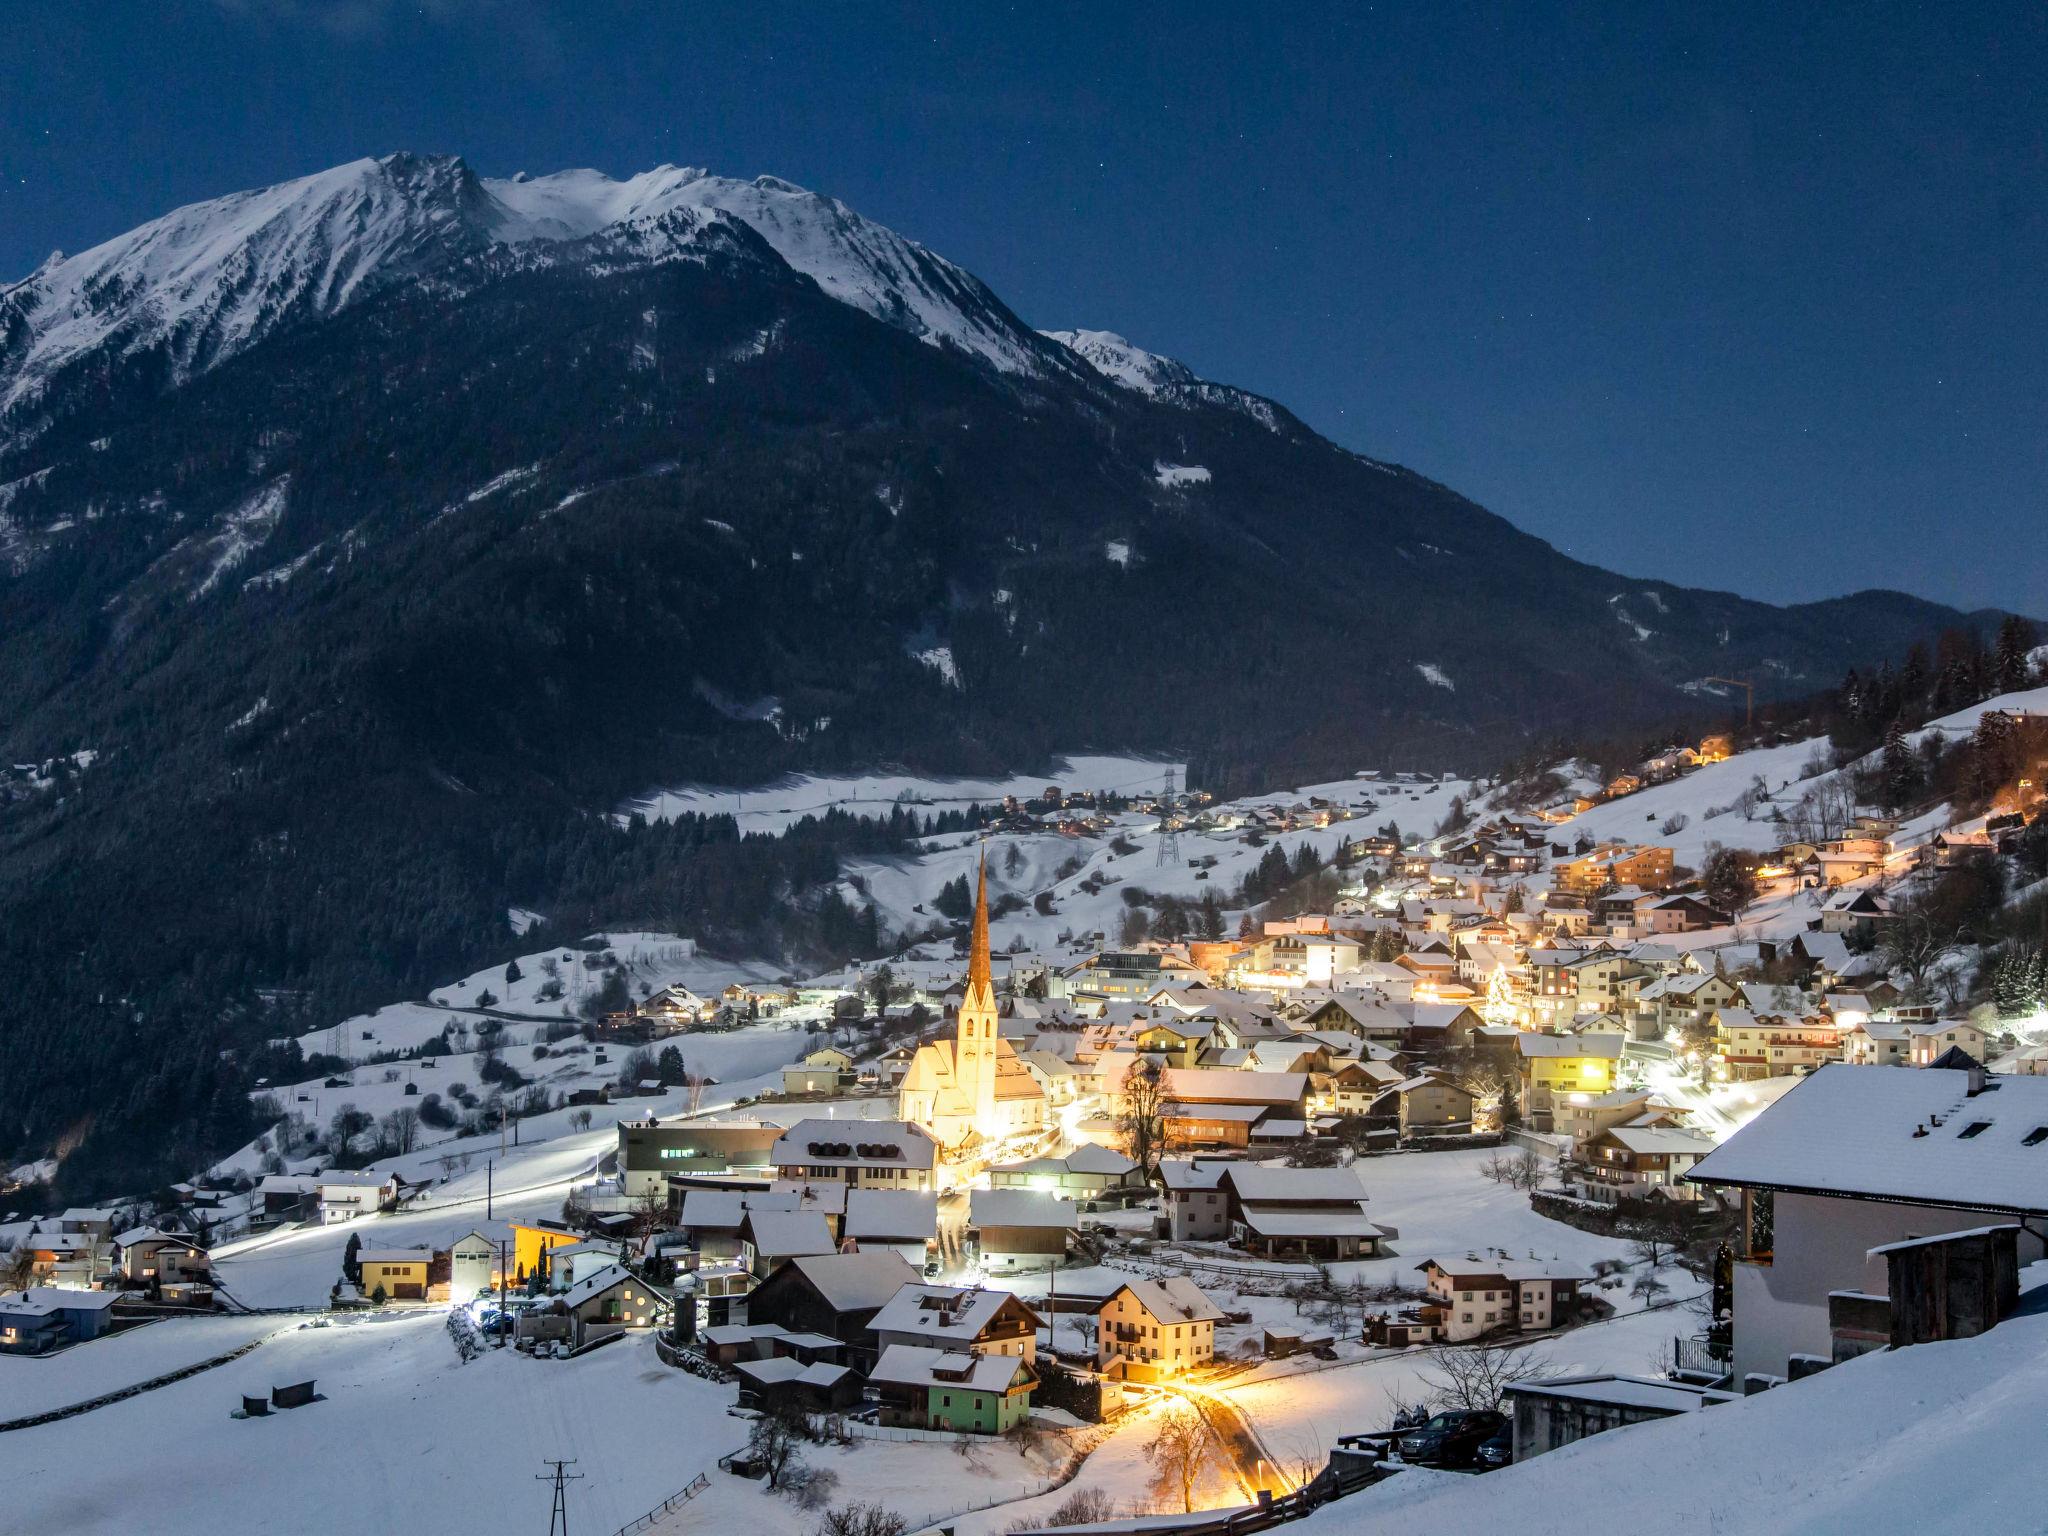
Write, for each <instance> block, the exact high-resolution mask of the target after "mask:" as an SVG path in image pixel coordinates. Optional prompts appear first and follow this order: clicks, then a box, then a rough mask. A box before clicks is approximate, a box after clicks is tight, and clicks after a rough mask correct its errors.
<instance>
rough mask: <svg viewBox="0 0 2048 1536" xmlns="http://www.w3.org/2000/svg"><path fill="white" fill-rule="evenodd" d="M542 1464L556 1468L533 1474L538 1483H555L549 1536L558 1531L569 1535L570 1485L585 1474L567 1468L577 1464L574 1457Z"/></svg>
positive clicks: (549, 1516)
mask: <svg viewBox="0 0 2048 1536" xmlns="http://www.w3.org/2000/svg"><path fill="white" fill-rule="evenodd" d="M541 1465H542V1466H544V1467H553V1468H554V1469H555V1470H554V1471H553V1472H536V1473H535V1474H534V1475H533V1480H534V1481H535V1482H537V1483H547V1482H552V1483H553V1484H554V1485H555V1507H554V1509H553V1510H552V1511H551V1512H550V1513H549V1515H548V1536H556V1533H557V1532H559V1533H560V1536H569V1486H568V1485H569V1484H570V1483H574V1482H579V1481H581V1480H582V1477H583V1474H582V1473H581V1472H570V1471H568V1470H567V1469H568V1468H570V1467H573V1466H575V1465H576V1463H575V1461H574V1459H573V1458H572V1459H571V1460H568V1461H543V1462H542V1463H541Z"/></svg>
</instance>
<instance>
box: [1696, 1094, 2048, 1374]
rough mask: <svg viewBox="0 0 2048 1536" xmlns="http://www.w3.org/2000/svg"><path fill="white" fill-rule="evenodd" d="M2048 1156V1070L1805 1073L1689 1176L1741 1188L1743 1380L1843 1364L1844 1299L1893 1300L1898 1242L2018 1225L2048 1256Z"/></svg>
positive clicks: (1737, 1360)
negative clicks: (1824, 1362) (1839, 1322)
mask: <svg viewBox="0 0 2048 1536" xmlns="http://www.w3.org/2000/svg"><path fill="white" fill-rule="evenodd" d="M2044 1152H2048V1078H2039V1077H1994V1076H1989V1075H1987V1074H1986V1073H1985V1072H1984V1071H1983V1070H1982V1069H1981V1068H1972V1069H1965V1068H1957V1069H1950V1068H1944V1067H1928V1068H1926V1069H1925V1070H1923V1071H1918V1072H1859V1071H1854V1070H1852V1069H1850V1068H1848V1067H1844V1066H1834V1067H1823V1068H1822V1069H1821V1070H1820V1071H1818V1072H1815V1073H1814V1074H1813V1075H1812V1076H1810V1077H1808V1078H1806V1079H1804V1080H1803V1081H1801V1082H1800V1083H1799V1084H1798V1086H1796V1087H1795V1088H1793V1089H1792V1090H1791V1091H1790V1092H1788V1093H1786V1094H1784V1095H1783V1096H1782V1097H1780V1098H1779V1099H1778V1100H1777V1101H1776V1102H1775V1103H1773V1104H1772V1105H1771V1106H1770V1107H1769V1108H1767V1109H1765V1110H1764V1111H1763V1113H1761V1114H1759V1115H1758V1116H1757V1117H1756V1118H1755V1119H1754V1120H1752V1121H1750V1122H1749V1124H1747V1125H1745V1126H1744V1127H1743V1128H1742V1129H1741V1130H1739V1131H1737V1132H1735V1134H1734V1135H1732V1136H1730V1137H1729V1138H1728V1140H1727V1141H1726V1142H1724V1143H1723V1144H1722V1145H1721V1146H1720V1147H1718V1148H1717V1149H1715V1151H1714V1152H1712V1153H1711V1154H1709V1155H1708V1156H1707V1157H1705V1158H1703V1159H1701V1160H1700V1162H1699V1163H1698V1164H1697V1165H1696V1166H1695V1167H1694V1168H1693V1170H1692V1172H1691V1173H1690V1175H1688V1177H1690V1178H1691V1179H1692V1181H1693V1182H1694V1183H1697V1184H1703V1185H1707V1186H1709V1187H1712V1188H1716V1189H1722V1190H1728V1191H1739V1192H1740V1194H1741V1197H1742V1222H1741V1226H1740V1234H1741V1235H1740V1238H1739V1244H1740V1247H1739V1253H1738V1259H1737V1262H1736V1264H1735V1272H1734V1307H1735V1323H1734V1333H1735V1354H1734V1372H1735V1379H1736V1380H1737V1381H1738V1382H1740V1381H1744V1380H1746V1379H1747V1378H1748V1377H1749V1376H1751V1375H1759V1376H1767V1377H1773V1378H1779V1379H1782V1378H1784V1377H1785V1376H1786V1375H1787V1374H1788V1373H1789V1369H1790V1366H1789V1362H1790V1357H1792V1356H1794V1355H1818V1356H1820V1357H1821V1358H1823V1359H1828V1358H1832V1353H1833V1341H1834V1323H1833V1320H1832V1319H1831V1311H1830V1309H1831V1307H1834V1308H1835V1309H1836V1310H1837V1311H1838V1312H1839V1311H1840V1310H1842V1309H1843V1308H1845V1307H1848V1308H1853V1307H1856V1306H1860V1305H1863V1302H1860V1301H1858V1300H1857V1299H1856V1298H1869V1297H1873V1296H1874V1297H1876V1298H1877V1299H1878V1301H1879V1302H1880V1303H1882V1301H1883V1299H1884V1297H1885V1294H1886V1284H1887V1278H1886V1270H1885V1268H1884V1266H1883V1263H1882V1256H1879V1257H1877V1258H1873V1257H1872V1254H1873V1251H1874V1250H1876V1249H1878V1248H1880V1247H1882V1246H1884V1245H1886V1244H1891V1243H1897V1242H1901V1241H1904V1240H1907V1239H1917V1238H1926V1237H1932V1236H1936V1235H1939V1234H1943V1233H1952V1232H1959V1231H1965V1230H1974V1229H1976V1228H1980V1227H1983V1226H1985V1225H1986V1224H1987V1223H2004V1222H2014V1221H2017V1222H2019V1223H2021V1226H2022V1230H2021V1232H2020V1233H2019V1237H2018V1262H2019V1263H2021V1264H2028V1263H2032V1262H2035V1261H2037V1260H2039V1259H2040V1258H2041V1257H2042V1256H2043V1244H2042V1239H2041V1236H2040V1233H2041V1231H2042V1222H2043V1218H2044V1217H2048V1177H2044V1176H2043V1172H2042V1161H2043V1156H2044ZM1838 1296H1839V1297H1845V1298H1848V1299H1847V1300H1838V1299H1837V1298H1838Z"/></svg>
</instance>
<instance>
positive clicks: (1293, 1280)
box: [1102, 1249, 1322, 1285]
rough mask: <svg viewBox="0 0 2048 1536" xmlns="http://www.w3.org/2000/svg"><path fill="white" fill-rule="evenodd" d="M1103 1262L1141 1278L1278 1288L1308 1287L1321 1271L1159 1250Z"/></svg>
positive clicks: (1309, 1266)
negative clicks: (1169, 1276) (1184, 1277)
mask: <svg viewBox="0 0 2048 1536" xmlns="http://www.w3.org/2000/svg"><path fill="white" fill-rule="evenodd" d="M1102 1262H1103V1265H1104V1266H1105V1267H1106V1268H1109V1269H1121V1270H1125V1271H1127V1272H1129V1273H1132V1274H1140V1275H1143V1274H1152V1273H1156V1272H1158V1271H1161V1270H1164V1271H1168V1272H1171V1273H1177V1274H1190V1275H1206V1276H1208V1277H1209V1278H1210V1279H1212V1280H1238V1281H1243V1280H1251V1281H1262V1280H1263V1281H1273V1282H1276V1283H1278V1284H1281V1285H1298V1284H1307V1283H1312V1282H1314V1281H1316V1280H1320V1279H1321V1278H1322V1271H1321V1270H1319V1269H1317V1268H1316V1266H1315V1265H1313V1264H1260V1263H1243V1264H1240V1263H1234V1262H1232V1261H1231V1260H1228V1259H1201V1258H1194V1257H1191V1256H1190V1255H1188V1254H1186V1253H1182V1252H1179V1251H1176V1250H1169V1249H1160V1250H1158V1251H1156V1252H1153V1253H1133V1254H1110V1255H1106V1256H1105V1257H1104V1258H1103V1260H1102Z"/></svg>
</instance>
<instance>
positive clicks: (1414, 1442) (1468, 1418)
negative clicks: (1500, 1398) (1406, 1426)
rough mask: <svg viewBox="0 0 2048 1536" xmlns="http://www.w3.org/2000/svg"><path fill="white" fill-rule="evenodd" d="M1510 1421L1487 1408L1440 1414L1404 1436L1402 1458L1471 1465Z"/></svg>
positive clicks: (1423, 1462)
mask: <svg viewBox="0 0 2048 1536" xmlns="http://www.w3.org/2000/svg"><path fill="white" fill-rule="evenodd" d="M1507 1422H1508V1416H1507V1415H1506V1414H1504V1413H1493V1412H1489V1411H1487V1410H1485V1409H1466V1408H1457V1409H1452V1410H1450V1411H1448V1412H1445V1413H1439V1414H1437V1415H1435V1416H1434V1417H1433V1418H1431V1419H1429V1420H1428V1421H1427V1422H1426V1423H1424V1424H1423V1425H1422V1426H1421V1427H1420V1428H1417V1429H1412V1430H1410V1431H1409V1432H1408V1433H1407V1434H1405V1435H1403V1436H1402V1437H1401V1459H1402V1460H1403V1461H1412V1462H1415V1463H1417V1464H1419V1465H1422V1466H1434V1467H1464V1466H1470V1465H1471V1464H1472V1459H1473V1457H1474V1456H1475V1455H1477V1454H1478V1451H1479V1447H1480V1446H1481V1445H1482V1444H1484V1443H1485V1442H1486V1441H1487V1440H1489V1439H1491V1438H1492V1437H1493V1435H1494V1432H1495V1431H1497V1430H1499V1429H1500V1428H1501V1427H1502V1426H1503V1425H1505V1424H1506V1423H1507Z"/></svg>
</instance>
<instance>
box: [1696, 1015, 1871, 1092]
mask: <svg viewBox="0 0 2048 1536" xmlns="http://www.w3.org/2000/svg"><path fill="white" fill-rule="evenodd" d="M1714 1042H1715V1050H1716V1051H1717V1052H1718V1053H1719V1054H1720V1057H1721V1065H1722V1069H1723V1071H1725V1072H1726V1074H1727V1076H1728V1078H1729V1079H1730V1080H1731V1081H1733V1082H1738V1083H1740V1082H1750V1081H1753V1080H1755V1079H1757V1078H1760V1077H1783V1076H1786V1075H1788V1074H1792V1073H1799V1072H1811V1071H1812V1070H1813V1069H1814V1068H1816V1067H1819V1066H1823V1065H1825V1064H1826V1063H1828V1062H1830V1061H1840V1060H1841V1059H1842V1031H1841V1029H1840V1028H1839V1027H1838V1026H1837V1025H1836V1024H1835V1022H1834V1020H1832V1019H1830V1018H1829V1017H1827V1015H1825V1014H1819V1013H1799V1012H1789V1013H1764V1014H1758V1013H1753V1012H1751V1011H1750V1010H1749V1009H1747V1008H1722V1009H1718V1010H1717V1011H1716V1012H1715V1014H1714Z"/></svg>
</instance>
